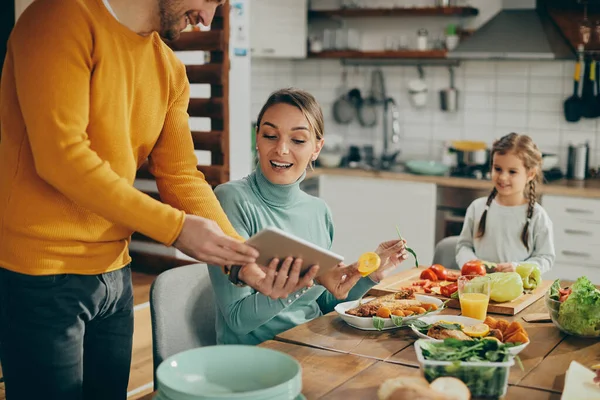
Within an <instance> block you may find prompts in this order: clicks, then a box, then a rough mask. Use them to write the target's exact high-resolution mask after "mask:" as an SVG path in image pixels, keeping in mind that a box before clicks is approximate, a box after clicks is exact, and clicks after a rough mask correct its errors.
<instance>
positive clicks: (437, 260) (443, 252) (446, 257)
mask: <svg viewBox="0 0 600 400" xmlns="http://www.w3.org/2000/svg"><path fill="white" fill-rule="evenodd" d="M458 238H459V237H458V236H448V237H445V238H443V239H442V240H440V241H439V242H438V243H437V244H436V245H435V250H434V252H433V264H442V265H443V266H444V267H446V268H449V269H460V268H459V267H458V264H456V244H457V243H458Z"/></svg>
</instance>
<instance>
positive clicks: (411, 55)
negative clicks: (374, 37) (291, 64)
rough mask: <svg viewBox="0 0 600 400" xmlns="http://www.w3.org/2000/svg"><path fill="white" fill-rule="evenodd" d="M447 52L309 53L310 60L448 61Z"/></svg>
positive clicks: (335, 51)
mask: <svg viewBox="0 0 600 400" xmlns="http://www.w3.org/2000/svg"><path fill="white" fill-rule="evenodd" d="M446 53H447V51H446V50H426V51H420V50H394V51H354V50H326V51H321V52H318V53H308V57H309V58H330V59H331V58H334V59H335V58H347V59H378V60H382V59H419V60H422V59H425V60H446V59H447V58H446Z"/></svg>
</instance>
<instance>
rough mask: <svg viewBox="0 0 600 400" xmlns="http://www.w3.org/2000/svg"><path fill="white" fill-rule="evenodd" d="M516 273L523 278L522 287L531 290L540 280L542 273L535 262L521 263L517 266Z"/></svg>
mask: <svg viewBox="0 0 600 400" xmlns="http://www.w3.org/2000/svg"><path fill="white" fill-rule="evenodd" d="M517 274H519V275H520V276H521V279H522V280H523V289H526V290H533V289H535V288H536V287H538V285H539V284H540V283H541V282H542V274H541V273H540V269H539V268H538V266H537V265H536V264H532V263H522V264H519V265H518V266H517Z"/></svg>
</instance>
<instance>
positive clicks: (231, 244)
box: [173, 215, 258, 265]
mask: <svg viewBox="0 0 600 400" xmlns="http://www.w3.org/2000/svg"><path fill="white" fill-rule="evenodd" d="M173 246H174V247H175V248H177V249H179V250H181V251H182V252H183V253H184V254H186V255H188V256H190V257H192V258H195V259H196V260H199V261H203V262H206V263H209V264H216V265H241V264H247V263H253V262H255V261H256V258H257V257H258V251H256V249H254V248H252V247H250V246H248V245H247V244H244V243H241V242H239V241H237V240H235V239H233V238H231V237H229V236H227V235H225V234H224V233H223V231H222V230H221V228H220V227H219V225H218V224H217V223H216V222H215V221H213V220H210V219H207V218H202V217H198V216H196V215H186V216H185V220H184V222H183V229H182V230H181V233H180V234H179V237H178V238H177V240H176V241H175V243H173Z"/></svg>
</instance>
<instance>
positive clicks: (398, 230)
mask: <svg viewBox="0 0 600 400" xmlns="http://www.w3.org/2000/svg"><path fill="white" fill-rule="evenodd" d="M396 232H398V236H399V237H400V240H404V238H403V237H402V235H401V234H400V229H398V227H397V226H396ZM405 249H406V251H408V252H409V253H410V254H412V256H413V257H414V258H415V267H417V268H418V267H419V260H418V259H417V253H415V251H414V250H413V249H411V248H410V247H405Z"/></svg>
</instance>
